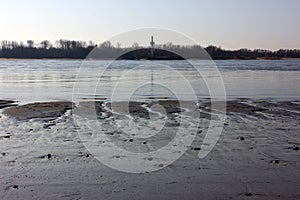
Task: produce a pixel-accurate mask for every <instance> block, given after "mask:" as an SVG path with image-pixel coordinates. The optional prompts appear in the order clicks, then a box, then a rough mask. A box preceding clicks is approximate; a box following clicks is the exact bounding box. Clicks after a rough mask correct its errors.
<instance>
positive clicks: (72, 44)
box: [0, 39, 300, 59]
mask: <svg viewBox="0 0 300 200" xmlns="http://www.w3.org/2000/svg"><path fill="white" fill-rule="evenodd" d="M145 48H148V49H149V47H142V46H139V44H138V43H136V42H135V43H133V44H132V46H131V47H121V44H120V43H117V44H116V45H115V46H114V45H112V43H111V42H110V41H105V42H102V43H100V44H95V43H94V42H93V41H88V42H86V41H75V40H65V39H60V40H57V41H55V43H54V44H52V43H51V42H50V41H48V40H44V41H42V42H39V43H36V42H35V41H33V40H28V41H27V42H26V43H24V42H16V41H7V40H3V41H2V42H1V44H0V58H71V59H84V58H86V57H87V56H88V55H89V53H90V52H91V51H92V50H93V49H95V51H96V54H97V58H99V59H101V58H102V59H109V58H113V59H114V58H118V57H120V56H121V58H123V59H137V58H138V59H140V58H143V55H144V54H145V53H147V52H145V51H141V52H142V53H140V55H139V51H137V50H139V49H145ZM155 48H157V49H162V50H165V51H161V52H160V54H162V52H167V51H170V52H173V53H175V54H178V55H180V56H182V57H184V58H201V55H199V52H203V49H204V50H206V52H207V53H208V54H209V55H210V56H211V58H212V59H259V58H264V59H281V58H300V50H299V49H280V50H277V51H270V50H265V49H254V50H250V49H239V50H226V49H223V48H221V47H216V46H213V45H210V46H207V47H205V48H202V47H201V46H198V45H192V46H186V45H176V44H172V43H170V42H169V43H166V44H160V45H156V46H155ZM131 51H134V54H128V52H131ZM149 52H150V51H149ZM124 54H126V55H130V57H126V56H124ZM122 55H123V57H122ZM168 55H173V54H167V56H166V55H165V56H162V55H161V56H162V57H161V58H163V59H176V58H175V57H174V56H171V57H168ZM202 56H203V55H202Z"/></svg>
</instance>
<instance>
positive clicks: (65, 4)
mask: <svg viewBox="0 0 300 200" xmlns="http://www.w3.org/2000/svg"><path fill="white" fill-rule="evenodd" d="M0 8H1V12H0V40H14V41H27V40H29V39H31V40H34V41H37V42H40V41H42V40H45V39H47V40H50V41H51V42H54V41H55V40H57V39H60V38H62V39H72V40H73V39H74V40H86V41H88V40H93V41H95V42H96V43H100V42H102V41H105V40H109V39H110V38H111V37H113V36H115V35H118V34H120V33H122V32H126V31H130V30H133V29H139V28H144V27H158V28H163V29H164V28H165V29H170V30H174V31H178V32H180V33H182V34H184V35H186V36H188V37H190V38H192V39H193V40H195V41H196V42H197V43H198V44H200V45H202V46H207V45H210V44H212V45H216V46H221V47H223V48H226V49H239V48H250V49H255V48H263V49H270V50H277V49H280V48H289V49H293V48H300V37H299V36H300V26H299V19H300V12H299V11H300V1H299V0H152V1H150V0H109V1H104V0H103V1H102V0H43V1H41V0H9V1H7V0H0ZM133 42H134V41H132V43H133ZM166 42H171V41H166Z"/></svg>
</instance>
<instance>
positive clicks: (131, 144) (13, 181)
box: [0, 99, 300, 199]
mask: <svg viewBox="0 0 300 200" xmlns="http://www.w3.org/2000/svg"><path fill="white" fill-rule="evenodd" d="M3 102H4V101H3ZM12 103H13V102H4V103H3V104H2V101H0V105H10V104H12ZM157 103H158V104H160V105H162V107H164V108H165V110H166V113H165V114H166V116H167V117H168V121H167V124H166V127H167V128H168V127H176V126H178V119H177V117H178V115H180V114H187V113H188V115H187V116H189V117H191V118H188V119H192V117H193V116H194V115H193V114H194V113H193V112H199V113H200V126H199V127H198V130H197V135H196V137H195V139H194V141H193V143H192V145H191V146H190V147H189V148H188V150H187V151H186V152H185V153H184V155H183V156H182V157H181V158H179V159H178V160H177V161H175V162H174V163H172V164H171V165H169V166H167V167H165V168H163V169H161V170H158V171H155V172H150V173H147V172H145V173H138V174H130V173H124V172H119V171H116V170H114V169H111V168H109V167H107V166H105V165H103V164H102V163H100V162H99V161H98V160H97V159H95V157H94V156H93V155H92V154H91V152H89V151H87V149H86V148H85V146H84V144H83V143H84V140H83V139H84V137H85V135H83V137H82V135H81V136H80V137H79V135H78V132H77V130H76V126H79V125H78V124H76V125H75V123H74V121H73V118H72V112H74V113H76V112H79V113H81V116H82V117H83V122H84V124H85V123H86V125H87V127H86V129H85V126H82V127H77V128H84V130H83V131H85V132H84V133H83V134H86V136H87V137H88V136H89V135H90V134H92V133H91V131H90V130H89V127H92V125H93V123H94V121H93V118H94V117H96V119H97V120H98V121H99V122H100V123H101V126H103V129H105V130H104V131H106V132H107V135H109V137H110V138H111V139H114V140H118V139H120V138H122V140H120V141H119V142H117V143H116V144H117V145H120V146H122V147H123V148H125V149H127V150H136V151H139V152H145V151H148V150H153V149H154V150H155V149H156V148H159V147H161V146H163V145H165V144H166V143H167V142H168V140H169V139H170V137H172V136H173V135H169V134H162V135H161V136H157V138H155V137H151V139H149V138H148V139H139V140H138V139H135V138H134V137H133V136H131V135H129V136H128V135H124V134H122V133H120V132H116V131H115V129H114V128H113V127H112V125H111V124H110V123H111V121H112V120H116V119H123V118H124V119H125V118H126V115H128V113H127V112H126V109H124V108H125V105H126V103H125V102H118V103H115V104H114V105H113V107H114V112H115V113H113V112H112V110H110V109H111V107H112V105H111V104H110V103H108V102H105V101H96V102H94V101H86V102H80V103H79V104H78V105H76V107H75V106H74V110H71V108H72V105H73V104H72V103H71V102H46V103H32V104H26V105H21V106H13V107H6V106H4V107H6V108H4V107H3V109H2V113H1V114H0V116H1V117H0V127H1V130H0V168H1V178H0V186H1V187H0V199H299V198H300V192H299V191H300V190H299V188H300V184H299V180H300V174H299V172H300V155H299V153H300V152H299V146H300V137H299V133H300V123H299V122H300V102H299V101H281V102H280V101H274V100H252V99H237V100H232V101H227V102H226V104H227V119H226V121H225V123H224V129H223V132H222V134H221V137H220V139H219V141H218V143H217V145H216V146H215V147H214V149H213V150H212V151H211V152H210V153H209V154H208V156H206V157H205V158H204V159H199V158H198V152H199V151H200V150H201V145H202V142H203V138H204V136H205V134H206V132H207V128H208V124H209V120H218V118H217V114H218V107H217V108H216V109H215V110H212V109H211V104H210V102H209V100H202V101H200V102H199V104H197V106H198V108H199V109H197V110H191V107H189V105H188V104H183V105H184V107H182V108H180V107H179V104H178V102H176V101H161V102H156V104H157ZM223 103H224V102H219V104H220V105H222V104H223ZM216 104H217V105H218V102H216ZM153 105H154V103H153V102H152V103H151V102H150V103H149V102H148V103H147V102H130V104H129V114H130V115H131V116H132V117H133V119H134V120H137V121H140V122H145V121H147V120H149V118H151V112H153V111H155V112H160V109H158V108H159V107H154V106H153ZM93 110H94V111H95V116H93V113H92V112H91V111H93ZM116 113H117V114H116ZM152 114H153V113H152ZM158 121H159V120H158ZM168 130H169V129H166V130H165V131H162V132H163V133H167V131H168ZM132 138H133V139H132ZM131 139H132V140H131ZM158 139H159V140H160V142H157V140H158ZM104 142H106V143H107V142H108V141H104ZM155 142H156V143H155ZM155 145H157V146H155ZM112 159H118V157H116V156H115V157H112ZM153 159H154V160H155V158H153Z"/></svg>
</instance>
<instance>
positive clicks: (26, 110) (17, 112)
mask: <svg viewBox="0 0 300 200" xmlns="http://www.w3.org/2000/svg"><path fill="white" fill-rule="evenodd" d="M72 106H73V103H72V102H68V101H62V102H41V103H30V104H26V105H21V106H15V107H10V108H7V109H6V110H4V112H3V113H4V114H6V115H8V116H10V117H13V118H16V119H18V120H29V119H32V118H55V117H59V116H61V115H63V114H64V113H65V112H66V111H67V110H70V109H72Z"/></svg>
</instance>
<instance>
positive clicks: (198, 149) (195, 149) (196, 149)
mask: <svg viewBox="0 0 300 200" xmlns="http://www.w3.org/2000/svg"><path fill="white" fill-rule="evenodd" d="M193 150H194V151H200V150H201V148H200V147H194V148H193Z"/></svg>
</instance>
